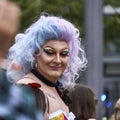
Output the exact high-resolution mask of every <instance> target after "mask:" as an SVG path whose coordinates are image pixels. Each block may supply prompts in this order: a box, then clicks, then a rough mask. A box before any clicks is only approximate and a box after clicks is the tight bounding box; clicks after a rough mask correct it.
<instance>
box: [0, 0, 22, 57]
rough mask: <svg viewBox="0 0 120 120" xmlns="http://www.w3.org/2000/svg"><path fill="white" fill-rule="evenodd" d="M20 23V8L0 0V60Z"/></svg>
mask: <svg viewBox="0 0 120 120" xmlns="http://www.w3.org/2000/svg"><path fill="white" fill-rule="evenodd" d="M19 23H20V8H19V7H18V6H17V5H16V4H15V3H13V2H9V1H6V0H0V59H2V58H3V57H4V56H5V54H6V52H7V50H8V48H9V47H10V44H11V43H12V41H11V40H12V39H13V37H14V36H15V34H16V33H17V30H18V28H19Z"/></svg>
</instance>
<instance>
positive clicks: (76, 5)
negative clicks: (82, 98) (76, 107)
mask: <svg viewBox="0 0 120 120" xmlns="http://www.w3.org/2000/svg"><path fill="white" fill-rule="evenodd" d="M11 1H14V2H16V3H17V4H18V5H19V6H20V8H21V11H22V19H21V26H20V31H19V32H23V31H24V30H25V29H26V28H27V27H29V25H31V24H32V23H33V22H34V21H35V20H37V19H38V18H39V16H40V13H41V12H47V13H49V14H51V15H57V16H62V17H63V18H66V19H67V20H69V21H71V22H72V23H73V24H74V25H75V26H76V27H78V28H79V30H80V35H81V38H82V44H83V45H84V49H85V51H86V53H87V58H88V61H89V62H88V68H87V70H86V71H84V72H81V73H80V78H79V79H78V82H79V83H81V84H86V85H88V86H89V87H90V88H92V89H93V91H94V92H95V93H96V96H97V98H98V100H99V103H98V112H97V116H98V120H108V119H109V118H110V117H111V115H112V113H113V109H114V104H115V102H116V100H117V99H118V98H119V97H120V33H119V32H120V2H119V1H118V0H11Z"/></svg>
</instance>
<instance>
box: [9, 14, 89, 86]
mask: <svg viewBox="0 0 120 120" xmlns="http://www.w3.org/2000/svg"><path fill="white" fill-rule="evenodd" d="M50 39H56V40H65V41H67V42H68V44H69V48H70V56H69V62H68V66H67V68H66V69H68V70H65V72H64V73H63V75H62V76H61V77H60V79H59V81H60V82H61V83H63V84H64V85H66V84H68V83H71V82H74V81H75V80H76V78H78V77H79V75H78V71H79V70H80V71H81V70H83V69H84V68H85V67H86V64H87V59H86V57H85V52H84V50H83V49H82V47H81V39H80V38H79V30H78V29H77V28H75V26H74V25H73V24H72V23H70V22H68V21H67V20H65V19H63V18H59V17H55V16H47V17H46V16H44V15H42V16H41V17H40V18H39V19H38V21H36V22H35V23H33V24H32V25H31V26H30V27H29V28H28V29H27V30H26V31H25V32H24V33H23V34H17V35H16V37H15V44H14V45H13V46H12V47H11V48H10V49H9V54H8V59H10V60H12V63H15V64H19V65H22V66H23V68H24V69H23V70H22V71H16V70H13V69H12V68H11V67H9V68H8V69H7V75H8V78H9V79H11V78H12V79H13V78H14V79H15V80H18V79H20V78H21V77H22V76H24V75H25V74H27V73H28V72H29V71H30V70H31V65H30V64H31V62H33V61H34V57H33V55H34V53H35V52H36V51H38V50H39V49H40V47H41V46H42V45H43V44H44V43H45V42H46V41H47V40H50ZM66 71H67V72H66ZM15 76H16V77H15Z"/></svg>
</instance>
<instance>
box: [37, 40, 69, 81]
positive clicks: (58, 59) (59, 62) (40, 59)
mask: <svg viewBox="0 0 120 120" xmlns="http://www.w3.org/2000/svg"><path fill="white" fill-rule="evenodd" d="M35 58H36V61H37V63H38V67H37V70H38V71H39V72H40V73H41V74H42V75H43V76H44V77H46V78H47V79H48V80H50V81H51V82H56V81H57V80H58V78H59V77H60V76H61V75H62V73H63V72H64V70H65V69H66V66H67V63H68V58H69V47H68V43H67V42H65V41H61V40H49V41H47V42H46V43H45V44H44V45H43V46H42V48H41V50H40V55H36V56H35Z"/></svg>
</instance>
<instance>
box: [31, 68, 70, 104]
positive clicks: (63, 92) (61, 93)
mask: <svg viewBox="0 0 120 120" xmlns="http://www.w3.org/2000/svg"><path fill="white" fill-rule="evenodd" d="M31 72H32V73H33V74H34V75H35V76H36V77H37V78H38V79H39V80H41V81H42V82H43V83H45V84H46V85H48V86H50V87H55V88H56V90H57V92H58V94H59V96H60V97H61V98H62V100H63V101H64V102H65V104H66V105H68V104H70V103H71V99H70V98H69V97H68V96H67V93H68V91H67V90H64V89H63V87H62V84H61V83H60V82H59V81H57V82H56V83H52V82H50V81H49V80H48V79H47V78H45V77H44V76H43V75H41V74H40V73H39V72H38V71H37V70H36V69H32V70H31Z"/></svg>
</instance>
